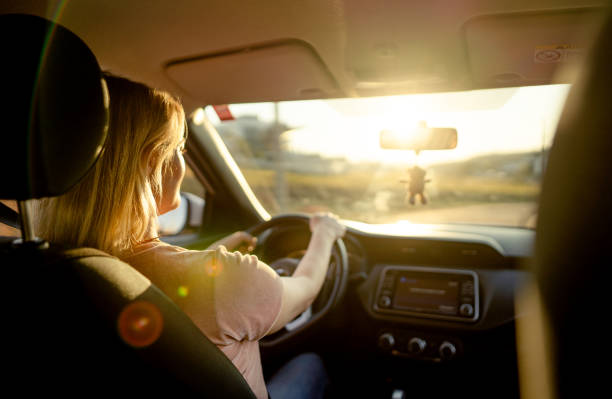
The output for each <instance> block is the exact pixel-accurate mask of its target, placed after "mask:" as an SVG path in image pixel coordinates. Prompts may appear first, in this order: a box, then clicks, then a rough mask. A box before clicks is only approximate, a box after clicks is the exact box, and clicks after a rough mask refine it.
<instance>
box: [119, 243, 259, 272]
mask: <svg viewBox="0 0 612 399" xmlns="http://www.w3.org/2000/svg"><path fill="white" fill-rule="evenodd" d="M124 259H125V260H127V261H130V260H134V259H151V260H154V261H155V262H156V263H157V262H163V261H168V262H172V263H183V264H185V263H187V264H190V265H193V264H201V263H202V262H203V263H204V264H205V265H211V266H210V267H213V268H214V267H216V266H214V265H216V264H217V263H219V264H223V265H224V266H225V267H232V266H235V267H241V268H245V267H246V268H248V267H251V268H254V267H257V265H258V263H259V261H258V259H257V257H256V256H254V255H249V254H242V253H240V252H237V251H235V252H230V251H228V250H227V249H226V248H225V247H224V246H222V245H221V246H219V247H217V248H214V249H204V250H194V249H186V248H183V247H180V246H177V245H171V244H168V243H165V242H163V241H156V242H153V243H147V244H145V245H141V246H138V247H135V248H134V249H133V250H132V252H131V253H129V254H127V256H125V257H124ZM217 266H218V265H217Z"/></svg>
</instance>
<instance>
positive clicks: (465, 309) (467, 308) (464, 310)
mask: <svg viewBox="0 0 612 399" xmlns="http://www.w3.org/2000/svg"><path fill="white" fill-rule="evenodd" d="M459 313H460V314H461V316H473V315H474V307H473V306H472V305H470V304H469V303H464V304H463V305H461V306H460V307H459Z"/></svg>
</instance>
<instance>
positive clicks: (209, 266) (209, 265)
mask: <svg viewBox="0 0 612 399" xmlns="http://www.w3.org/2000/svg"><path fill="white" fill-rule="evenodd" d="M222 269H223V266H222V265H221V262H219V261H218V260H217V257H216V256H213V257H211V258H210V259H208V260H207V261H206V263H205V265H204V270H205V271H206V274H208V275H209V276H210V277H217V276H218V275H219V274H220V273H221V270H222Z"/></svg>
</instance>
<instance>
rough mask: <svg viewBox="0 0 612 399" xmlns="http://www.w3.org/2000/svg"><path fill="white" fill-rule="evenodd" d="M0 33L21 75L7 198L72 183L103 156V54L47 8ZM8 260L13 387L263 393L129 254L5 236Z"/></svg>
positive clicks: (15, 73)
mask: <svg viewBox="0 0 612 399" xmlns="http://www.w3.org/2000/svg"><path fill="white" fill-rule="evenodd" d="M0 33H2V34H1V35H0V51H2V54H3V62H2V63H1V64H2V65H1V68H2V70H1V72H2V73H1V74H0V76H1V79H2V80H3V82H4V81H7V82H8V81H11V83H15V84H11V85H8V84H7V85H6V87H10V90H13V92H14V93H12V94H13V95H14V97H15V98H13V100H14V101H15V104H13V105H11V107H12V108H6V109H8V110H9V111H10V113H9V114H7V113H4V114H3V115H4V117H5V118H4V119H5V120H6V119H7V118H9V119H10V123H8V124H6V125H3V127H2V129H3V134H2V137H3V139H4V138H5V137H9V138H8V140H9V143H11V144H10V145H9V146H8V147H7V146H4V147H3V151H2V156H1V157H0V165H2V166H4V168H3V170H15V171H16V172H15V174H14V175H11V176H9V177H7V176H6V174H5V175H3V178H2V184H1V185H0V186H1V187H2V189H0V198H2V199H18V200H27V199H30V198H39V197H43V196H52V195H58V194H62V193H64V192H66V191H67V190H69V189H70V188H71V187H72V186H73V185H74V184H76V183H77V182H78V181H79V180H80V179H81V178H82V177H83V176H84V175H85V174H86V173H87V171H88V170H89V169H90V167H91V166H92V165H93V164H94V162H95V161H96V159H97V157H98V155H99V154H100V150H101V148H102V145H103V143H104V140H105V137H106V122H107V119H108V115H107V109H108V108H107V103H108V100H109V99H108V98H107V95H106V91H105V85H104V82H103V80H102V75H101V72H100V69H99V66H98V64H97V61H96V60H95V57H93V54H92V53H91V51H90V50H89V49H88V48H87V46H86V45H85V44H84V43H83V42H82V41H81V40H80V39H79V38H78V37H77V36H76V35H74V34H73V33H72V32H70V31H68V30H67V29H65V28H63V27H61V26H59V25H56V24H53V23H51V22H49V21H46V20H44V19H42V18H39V17H35V16H28V15H1V16H0ZM10 90H9V93H8V94H7V93H6V92H5V93H4V94H5V97H10V94H11V91H10ZM110 101H112V99H110ZM6 109H3V112H5V111H6ZM11 118H13V119H11ZM9 166H10V169H8V167H9ZM22 209H25V208H22ZM25 218H27V215H25ZM25 222H26V223H24V215H22V225H24V224H27V220H25ZM58 223H61V221H58ZM0 265H1V266H2V270H3V272H4V273H3V274H2V283H3V287H4V288H3V289H2V290H0V292H1V294H0V300H1V301H2V302H1V303H2V304H3V305H4V306H3V309H4V311H3V312H2V313H3V323H2V327H3V328H2V335H1V336H2V342H3V344H4V346H5V349H4V350H3V355H2V361H3V365H4V367H3V373H2V375H3V377H2V382H3V384H2V385H3V390H5V391H6V392H11V391H12V392H17V393H18V394H19V395H20V396H26V397H30V396H55V395H54V394H58V395H61V396H62V397H66V396H68V397H72V396H79V397H83V396H85V397H87V396H102V395H108V396H110V395H112V396H121V397H122V396H125V395H134V396H138V397H141V396H148V395H151V396H155V397H157V396H161V395H172V396H176V397H185V396H189V397H192V396H198V397H223V398H254V397H255V396H254V394H253V393H252V391H251V390H250V388H249V386H248V384H247V383H246V381H245V380H244V378H243V377H242V375H241V374H240V372H239V371H238V370H237V369H236V368H235V367H234V366H233V364H232V363H231V362H230V361H229V360H228V359H227V357H226V356H225V355H224V354H223V353H222V352H221V351H220V350H219V349H218V348H217V347H216V346H215V345H214V344H212V343H211V342H210V341H209V340H208V339H207V338H206V337H205V336H204V334H202V332H201V331H200V330H199V329H198V328H197V327H196V326H195V324H194V323H193V322H192V321H191V319H190V318H189V317H187V316H186V315H185V314H184V313H183V312H182V311H181V310H180V309H179V308H178V307H177V306H176V305H175V304H174V303H173V302H172V301H171V300H170V299H169V298H168V297H167V296H166V295H164V294H163V293H162V292H161V291H160V290H159V289H157V288H156V287H155V286H154V285H152V284H151V282H150V281H149V280H148V279H146V278H145V277H144V276H143V275H142V274H140V273H139V272H138V271H136V270H135V269H133V268H132V267H131V266H129V265H128V264H126V263H124V262H122V261H120V260H119V259H117V258H114V257H111V256H109V255H107V254H105V253H103V252H101V251H98V250H95V249H91V248H61V247H58V246H56V245H53V243H50V244H49V243H45V242H41V241H28V240H24V241H21V242H19V241H14V240H13V239H12V238H2V239H0Z"/></svg>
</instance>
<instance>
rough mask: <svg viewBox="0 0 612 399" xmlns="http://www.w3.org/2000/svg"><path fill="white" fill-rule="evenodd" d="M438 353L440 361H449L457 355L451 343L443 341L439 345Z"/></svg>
mask: <svg viewBox="0 0 612 399" xmlns="http://www.w3.org/2000/svg"><path fill="white" fill-rule="evenodd" d="M438 352H439V353H440V358H441V359H442V360H450V359H451V358H453V357H454V356H455V354H456V353H457V348H456V347H455V345H454V344H453V343H452V342H448V341H444V342H442V344H440V347H439V348H438Z"/></svg>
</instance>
